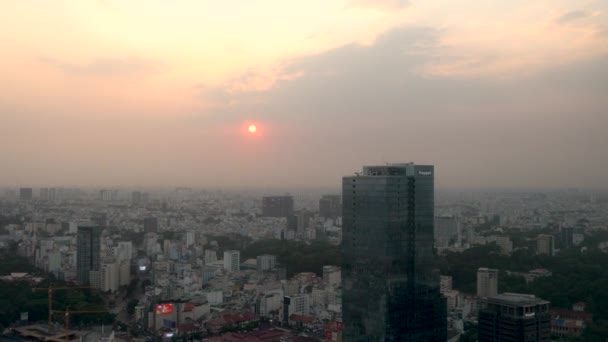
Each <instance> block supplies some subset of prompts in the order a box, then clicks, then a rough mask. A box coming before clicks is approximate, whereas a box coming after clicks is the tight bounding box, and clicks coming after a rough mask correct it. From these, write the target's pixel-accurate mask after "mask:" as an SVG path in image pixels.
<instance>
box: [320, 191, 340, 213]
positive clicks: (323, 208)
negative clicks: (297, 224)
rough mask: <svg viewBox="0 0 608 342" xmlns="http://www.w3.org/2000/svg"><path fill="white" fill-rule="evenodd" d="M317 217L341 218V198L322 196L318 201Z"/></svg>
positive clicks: (338, 196) (337, 196)
mask: <svg viewBox="0 0 608 342" xmlns="http://www.w3.org/2000/svg"><path fill="white" fill-rule="evenodd" d="M319 216H321V217H323V218H332V219H335V218H338V217H340V216H342V197H341V196H340V195H323V197H321V199H320V200H319Z"/></svg>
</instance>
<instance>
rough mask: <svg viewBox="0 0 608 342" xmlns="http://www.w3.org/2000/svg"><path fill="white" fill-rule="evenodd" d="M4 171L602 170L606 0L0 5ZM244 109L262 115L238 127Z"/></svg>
mask: <svg viewBox="0 0 608 342" xmlns="http://www.w3.org/2000/svg"><path fill="white" fill-rule="evenodd" d="M0 11H1V12H2V13H3V19H2V20H1V21H0V56H1V57H0V60H1V63H0V75H2V78H1V79H2V82H0V157H1V160H2V163H1V164H0V167H1V170H0V185H4V186H7V185H8V186H14V185H20V186H43V185H46V186H59V185H73V184H77V185H88V186H118V185H128V186H131V185H135V186H174V185H190V186H271V185H272V186H281V187H282V186H287V187H289V186H298V187H300V186H332V187H337V186H339V183H340V177H342V176H343V175H348V174H352V173H353V172H355V171H358V170H359V169H360V166H361V165H368V164H373V163H384V162H405V161H415V162H416V163H418V164H424V163H430V164H434V165H435V166H436V170H437V174H436V181H437V183H438V184H439V185H440V186H446V187H464V186H476V187H479V186H489V187H528V186H534V187H602V188H605V187H606V186H607V185H608V172H606V170H607V169H608V152H607V151H606V147H607V146H608V133H607V131H608V96H606V95H607V94H608V58H607V57H608V2H606V1H599V0H595V1H592V0H577V1H571V0H567V1H566V0H539V1H525V0H512V1H478V0H477V1H473V0H424V1H403V0H401V1H400V0H383V1H380V0H374V1H368V0H358V1H346V0H345V1H328V0H319V1H317V0H309V1H284V0H268V1H263V2H261V1H245V0H243V1H236V0H231V1H198V0H181V1H177V2H171V1H150V0H145V1H144V0H131V1H119V0H105V1H101V0H100V1H92V0H73V1H67V0H66V1H59V0H57V1H33V0H20V1H4V2H2V3H0ZM250 124H255V125H257V127H258V132H257V133H256V134H255V135H251V134H248V133H247V128H248V126H249V125H250Z"/></svg>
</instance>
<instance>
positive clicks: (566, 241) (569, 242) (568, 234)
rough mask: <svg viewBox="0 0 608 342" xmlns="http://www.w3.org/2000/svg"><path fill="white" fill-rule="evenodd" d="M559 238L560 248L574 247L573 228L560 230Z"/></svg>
mask: <svg viewBox="0 0 608 342" xmlns="http://www.w3.org/2000/svg"><path fill="white" fill-rule="evenodd" d="M560 238H561V243H562V248H572V247H574V228H572V227H563V228H562V229H560Z"/></svg>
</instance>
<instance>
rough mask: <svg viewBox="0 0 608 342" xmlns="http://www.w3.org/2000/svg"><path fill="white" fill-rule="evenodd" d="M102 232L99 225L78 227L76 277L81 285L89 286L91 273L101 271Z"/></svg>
mask: <svg viewBox="0 0 608 342" xmlns="http://www.w3.org/2000/svg"><path fill="white" fill-rule="evenodd" d="M101 231H102V228H101V227H99V226H97V225H91V224H80V225H78V233H77V235H76V243H77V249H76V277H77V279H78V282H79V283H80V284H89V280H90V276H89V274H90V273H89V272H90V271H98V270H99V265H100V252H101Z"/></svg>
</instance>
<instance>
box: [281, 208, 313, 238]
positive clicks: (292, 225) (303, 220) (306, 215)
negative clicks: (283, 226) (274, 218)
mask: <svg viewBox="0 0 608 342" xmlns="http://www.w3.org/2000/svg"><path fill="white" fill-rule="evenodd" d="M311 218H312V214H311V213H310V212H308V211H306V210H303V211H300V212H298V213H297V214H293V215H290V216H288V217H287V229H288V230H291V231H294V232H296V233H300V234H302V233H304V231H305V230H306V229H307V228H308V227H309V226H310V219H311Z"/></svg>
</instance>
